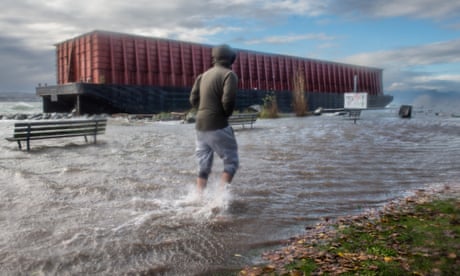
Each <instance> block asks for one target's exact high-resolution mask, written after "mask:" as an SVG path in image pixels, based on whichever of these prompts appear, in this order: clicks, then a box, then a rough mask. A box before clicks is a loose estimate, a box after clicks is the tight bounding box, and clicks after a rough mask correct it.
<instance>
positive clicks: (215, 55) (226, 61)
mask: <svg viewBox="0 0 460 276" xmlns="http://www.w3.org/2000/svg"><path fill="white" fill-rule="evenodd" d="M211 55H212V63H213V64H219V65H223V66H227V67H229V66H231V65H232V64H233V62H235V59H236V52H235V50H233V49H232V48H231V47H230V46H228V45H226V44H223V45H219V46H216V47H214V48H212V52H211Z"/></svg>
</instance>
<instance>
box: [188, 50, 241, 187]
mask: <svg viewBox="0 0 460 276" xmlns="http://www.w3.org/2000/svg"><path fill="white" fill-rule="evenodd" d="M235 59H236V52H235V51H234V50H233V49H232V48H230V47H229V46H228V45H221V46H217V47H214V48H213V49H212V63H213V67H212V68H210V69H209V70H207V71H206V72H204V73H203V74H201V75H199V76H198V77H197V78H196V80H195V83H194V85H193V88H192V91H191V94H190V103H191V104H192V106H193V107H196V108H197V109H198V112H197V114H196V125H195V128H196V151H195V154H196V158H197V160H198V165H199V172H198V177H197V189H198V191H199V192H200V193H202V192H203V190H204V189H205V188H206V185H207V183H208V177H209V174H210V173H211V169H212V164H213V157H214V152H215V153H217V155H218V156H219V157H220V158H221V159H222V161H223V162H224V171H223V172H222V175H221V186H222V187H224V186H225V185H226V184H228V183H231V181H232V179H233V176H234V175H235V173H236V170H237V169H238V164H239V158H238V145H237V143H236V139H235V135H234V133H233V129H232V127H231V126H230V125H229V124H228V117H230V115H232V113H233V109H234V108H235V99H236V92H237V90H238V87H237V85H238V77H237V76H236V74H235V73H234V72H233V71H232V69H231V66H232V64H233V62H234V61H235Z"/></svg>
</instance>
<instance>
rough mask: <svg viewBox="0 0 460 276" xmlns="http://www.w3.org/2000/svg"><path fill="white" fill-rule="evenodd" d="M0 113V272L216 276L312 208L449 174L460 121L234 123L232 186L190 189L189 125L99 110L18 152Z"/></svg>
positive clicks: (458, 164)
mask: <svg viewBox="0 0 460 276" xmlns="http://www.w3.org/2000/svg"><path fill="white" fill-rule="evenodd" d="M12 125H13V122H12V121H0V130H1V131H0V133H1V135H2V137H1V140H2V142H0V147H1V157H0V198H1V199H2V200H1V201H0V229H1V232H0V274H2V275H82V274H84V275H88V274H90V275H208V274H213V273H214V274H216V275H222V274H225V273H230V272H232V271H238V269H239V268H241V267H243V266H245V265H250V264H253V263H257V262H259V261H260V258H259V255H260V253H261V252H262V251H263V250H266V249H269V248H271V247H272V246H274V245H277V242H278V241H280V240H283V239H286V238H289V237H291V236H295V235H297V234H301V233H303V231H304V228H305V226H308V225H310V226H311V225H313V224H314V223H316V222H318V221H319V220H320V219H321V218H324V217H330V218H334V217H337V216H341V215H351V214H355V213H359V212H363V211H366V210H368V209H371V208H378V207H381V206H382V205H383V204H384V203H386V202H388V201H390V200H392V199H395V198H398V197H401V196H403V195H406V194H407V193H410V191H413V190H415V189H419V188H425V187H427V186H432V185H456V184H457V183H458V181H459V176H460V161H459V156H460V128H459V127H460V119H458V118H450V117H440V116H435V115H434V114H424V113H416V114H415V115H414V117H413V118H412V119H400V118H398V117H397V115H396V111H394V110H383V111H365V112H363V114H362V116H361V119H360V120H358V121H357V122H356V124H355V123H353V121H350V120H346V119H345V118H344V117H341V116H324V115H323V116H318V117H306V118H295V117H292V118H282V119H271V120H262V119H260V120H258V121H257V122H256V124H255V128H254V129H241V127H239V126H238V127H235V130H236V136H237V139H238V143H239V149H240V159H241V167H240V170H239V171H238V174H237V175H236V177H235V179H234V183H233V184H232V185H231V186H230V187H229V188H228V189H226V190H225V191H223V192H221V191H219V189H217V187H216V186H217V185H216V183H217V179H218V173H219V172H220V171H221V170H222V164H221V163H220V160H219V159H218V158H216V159H215V161H216V162H215V166H214V174H213V177H212V178H211V181H210V182H211V183H210V187H209V189H208V190H207V192H206V194H205V195H204V197H203V198H202V199H201V200H200V199H199V198H198V197H197V195H196V193H195V191H194V181H195V171H196V164H195V159H194V139H195V138H194V137H195V136H194V135H195V134H194V126H193V125H192V124H180V123H179V122H144V121H139V122H127V121H124V120H123V119H111V120H110V122H109V125H108V129H107V132H106V134H104V135H102V136H100V137H99V139H98V141H99V142H98V144H97V145H92V144H88V145H86V144H85V143H84V139H83V138H82V137H76V138H69V139H58V140H44V141H32V142H31V148H32V151H31V152H30V153H27V152H25V151H19V150H18V148H17V145H16V144H15V143H10V142H7V141H6V140H4V139H3V138H5V137H7V136H10V135H11V134H12V130H13V127H12Z"/></svg>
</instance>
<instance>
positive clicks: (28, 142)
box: [27, 139, 30, 151]
mask: <svg viewBox="0 0 460 276" xmlns="http://www.w3.org/2000/svg"><path fill="white" fill-rule="evenodd" d="M27 151H30V140H29V139H27Z"/></svg>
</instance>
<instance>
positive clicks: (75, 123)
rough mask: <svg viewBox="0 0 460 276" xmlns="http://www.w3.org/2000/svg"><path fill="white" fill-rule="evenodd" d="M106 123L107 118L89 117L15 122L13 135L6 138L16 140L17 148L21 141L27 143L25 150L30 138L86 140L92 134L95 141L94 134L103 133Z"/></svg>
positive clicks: (28, 146)
mask: <svg viewBox="0 0 460 276" xmlns="http://www.w3.org/2000/svg"><path fill="white" fill-rule="evenodd" d="M106 125H107V119H105V118H104V119H90V120H58V121H54V120H53V121H36V122H35V121H34V122H32V121H28V122H17V123H15V124H14V134H13V137H8V138H6V140H8V141H10V142H15V141H16V142H17V143H18V146H19V149H20V150H21V149H22V145H21V141H25V142H26V143H27V151H29V150H30V140H38V139H52V138H65V137H76V136H84V137H85V141H86V142H88V138H87V136H93V141H94V143H96V136H97V135H98V134H103V133H104V132H105V128H106Z"/></svg>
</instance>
